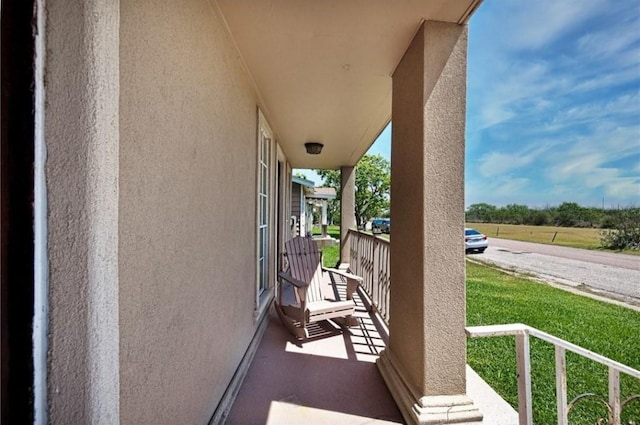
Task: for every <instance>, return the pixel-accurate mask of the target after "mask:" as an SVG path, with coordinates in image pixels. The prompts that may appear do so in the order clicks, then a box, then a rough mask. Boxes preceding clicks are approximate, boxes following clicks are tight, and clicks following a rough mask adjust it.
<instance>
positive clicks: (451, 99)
mask: <svg viewBox="0 0 640 425" xmlns="http://www.w3.org/2000/svg"><path fill="white" fill-rule="evenodd" d="M466 54H467V27H466V26H461V25H457V24H450V23H443V22H434V21H428V22H425V23H424V24H423V26H422V27H421V28H420V30H419V31H418V33H417V34H416V36H415V38H414V39H413V41H412V42H411V45H410V46H409V48H408V50H407V52H406V53H405V55H404V57H403V58H402V60H401V62H400V64H399V65H398V68H397V69H396V71H395V73H394V75H393V100H392V108H393V115H392V122H393V130H392V131H393V133H392V139H393V143H392V154H391V158H392V167H391V185H392V187H391V193H392V194H393V198H392V205H391V221H392V223H393V238H392V244H391V276H392V279H393V284H392V285H391V297H390V298H391V305H390V314H391V321H390V322H391V323H390V330H389V336H390V340H389V346H388V348H387V349H386V350H385V351H384V352H383V353H382V354H381V356H380V359H379V360H378V367H379V369H380V372H381V374H382V376H383V377H384V380H385V381H386V383H387V386H388V387H389V389H390V390H391V393H392V394H393V397H394V399H395V400H396V402H397V404H398V406H399V407H400V410H401V412H402V414H403V416H404V418H405V420H406V421H407V423H410V424H436V423H437V424H449V423H481V421H482V414H481V413H480V411H479V410H478V408H477V407H476V406H475V405H474V404H473V402H472V401H471V400H470V399H469V398H468V397H467V396H466V376H465V363H466V336H465V332H464V327H465V259H464V247H463V236H462V235H463V228H464V143H465V141H464V131H465V108H466V61H467V59H466Z"/></svg>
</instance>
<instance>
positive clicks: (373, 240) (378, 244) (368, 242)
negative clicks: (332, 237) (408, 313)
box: [349, 230, 391, 325]
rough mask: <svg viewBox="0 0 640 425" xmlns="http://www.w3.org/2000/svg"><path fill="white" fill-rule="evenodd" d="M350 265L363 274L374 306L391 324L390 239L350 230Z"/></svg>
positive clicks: (353, 269)
mask: <svg viewBox="0 0 640 425" xmlns="http://www.w3.org/2000/svg"><path fill="white" fill-rule="evenodd" d="M349 252H350V254H351V263H349V267H350V268H351V271H352V272H353V273H354V274H357V275H358V276H362V279H363V281H362V287H363V289H364V290H365V292H367V294H368V295H369V298H371V302H372V304H373V306H372V307H373V308H374V309H375V310H376V312H377V313H378V314H380V316H382V318H383V319H384V321H385V322H386V323H387V325H388V324H389V291H390V289H391V279H390V277H391V276H390V273H389V241H388V240H386V239H383V238H380V237H377V236H373V235H371V234H369V233H363V232H359V231H356V230H349Z"/></svg>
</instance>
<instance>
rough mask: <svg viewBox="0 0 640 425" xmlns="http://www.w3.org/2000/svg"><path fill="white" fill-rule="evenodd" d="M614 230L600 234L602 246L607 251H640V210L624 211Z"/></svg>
mask: <svg viewBox="0 0 640 425" xmlns="http://www.w3.org/2000/svg"><path fill="white" fill-rule="evenodd" d="M607 224H613V226H612V228H610V229H605V230H602V231H601V232H600V244H601V245H602V247H603V248H607V249H617V250H623V249H640V208H629V209H626V210H623V211H622V212H621V213H620V215H619V217H618V219H617V220H615V223H607Z"/></svg>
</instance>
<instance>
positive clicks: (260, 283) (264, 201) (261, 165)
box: [256, 114, 272, 304]
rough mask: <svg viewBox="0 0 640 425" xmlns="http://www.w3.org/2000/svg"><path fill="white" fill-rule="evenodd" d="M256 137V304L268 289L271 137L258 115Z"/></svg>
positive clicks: (263, 120)
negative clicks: (257, 132) (257, 133)
mask: <svg viewBox="0 0 640 425" xmlns="http://www.w3.org/2000/svg"><path fill="white" fill-rule="evenodd" d="M258 121H259V135H258V202H257V207H258V211H257V216H258V228H257V232H258V235H257V242H258V249H257V288H256V290H257V293H256V296H257V300H256V301H257V302H258V304H259V300H260V296H261V295H262V294H263V293H264V291H265V290H267V289H268V288H269V270H270V263H271V261H270V260H271V258H270V251H271V250H270V246H271V243H270V240H271V214H270V211H271V198H272V194H271V174H272V173H271V168H272V160H271V155H272V146H271V145H272V141H271V138H272V135H271V130H270V129H269V127H268V125H267V123H266V121H265V119H264V117H263V116H262V114H260V115H259V120H258Z"/></svg>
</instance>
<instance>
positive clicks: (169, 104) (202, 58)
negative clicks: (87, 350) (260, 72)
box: [119, 0, 257, 424]
mask: <svg viewBox="0 0 640 425" xmlns="http://www.w3.org/2000/svg"><path fill="white" fill-rule="evenodd" d="M152 3H153V6H151V5H150V2H140V1H138V0H122V1H121V28H120V39H121V44H120V70H121V93H120V156H119V158H120V198H119V203H120V220H119V224H120V227H119V230H120V245H119V260H120V274H119V276H120V381H121V390H120V396H121V401H120V402H121V421H122V423H123V424H140V423H153V424H176V423H185V424H186V423H205V422H206V421H207V420H208V419H209V417H210V416H211V414H212V411H213V409H214V408H215V407H216V405H217V403H218V401H219V400H220V398H221V397H222V394H223V392H224V390H225V389H226V387H227V385H228V384H229V381H230V380H231V377H232V375H233V373H234V372H235V369H236V367H237V366H238V363H239V362H240V360H241V358H242V356H243V355H244V353H245V351H246V349H247V346H248V344H249V342H250V339H251V337H252V336H253V334H254V331H255V323H254V320H255V318H254V315H253V313H254V307H255V305H254V300H255V290H256V289H255V286H256V284H255V282H256V278H255V261H256V241H255V234H256V230H255V222H256V218H255V217H256V216H255V214H256V212H255V209H256V207H255V205H256V187H255V186H256V184H255V172H254V171H253V170H255V168H256V149H257V147H256V131H257V130H256V124H257V109H256V105H257V98H256V96H255V93H254V91H253V90H252V88H251V85H250V83H249V80H248V78H247V75H246V73H245V71H244V69H243V68H242V65H241V62H240V59H239V56H238V54H237V51H236V50H235V48H234V47H233V44H232V42H231V40H230V38H229V36H228V34H227V32H226V30H225V27H224V25H223V22H222V20H221V19H220V17H219V16H218V15H217V13H216V11H215V10H214V9H213V8H212V6H211V5H210V2H208V1H206V0H197V1H189V2H184V3H181V4H180V6H179V7H177V6H176V4H175V2H172V1H166V0H156V1H153V2H152ZM168 35H170V36H168Z"/></svg>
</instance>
